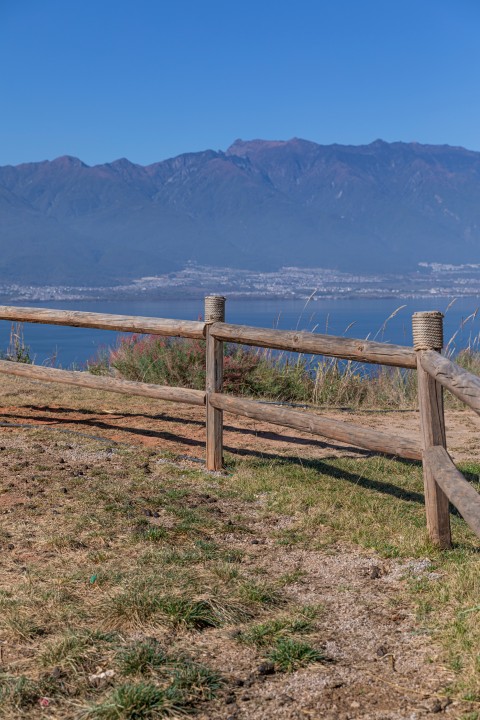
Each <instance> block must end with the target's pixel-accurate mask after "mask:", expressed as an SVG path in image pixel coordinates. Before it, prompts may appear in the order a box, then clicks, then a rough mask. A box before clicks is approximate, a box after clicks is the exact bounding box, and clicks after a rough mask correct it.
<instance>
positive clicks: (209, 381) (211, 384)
mask: <svg viewBox="0 0 480 720" xmlns="http://www.w3.org/2000/svg"><path fill="white" fill-rule="evenodd" d="M214 322H225V298H224V297H222V296H221V295H209V296H207V297H206V298H205V323H206V341H207V352H206V356H207V360H206V362H207V367H206V387H205V392H206V405H207V470H221V469H222V468H223V411H222V410H217V408H214V407H213V406H212V405H211V404H210V399H209V396H210V393H221V392H222V389H223V341H222V340H217V339H216V338H214V337H213V335H211V333H210V327H211V324H212V323H214Z"/></svg>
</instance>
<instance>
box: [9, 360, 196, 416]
mask: <svg viewBox="0 0 480 720" xmlns="http://www.w3.org/2000/svg"><path fill="white" fill-rule="evenodd" d="M0 373H5V374H8V375H17V376H19V377H24V378H27V379H29V380H41V381H43V382H57V383H64V384H66V385H78V386H80V387H84V388H91V389H92V390H107V391H108V392H114V393H120V394H121V395H140V396H143V397H150V398H156V399H157V400H171V401H173V402H180V403H187V404H189V405H204V404H205V393H204V392H203V390H190V389H189V388H181V387H169V386H167V385H151V384H149V383H143V382H133V381H132V380H119V379H117V378H111V377H103V376H101V375H92V374H91V373H88V372H79V371H78V370H57V369H56V368H46V367H41V366H40V365H27V364H25V363H18V362H10V361H9V360H0Z"/></svg>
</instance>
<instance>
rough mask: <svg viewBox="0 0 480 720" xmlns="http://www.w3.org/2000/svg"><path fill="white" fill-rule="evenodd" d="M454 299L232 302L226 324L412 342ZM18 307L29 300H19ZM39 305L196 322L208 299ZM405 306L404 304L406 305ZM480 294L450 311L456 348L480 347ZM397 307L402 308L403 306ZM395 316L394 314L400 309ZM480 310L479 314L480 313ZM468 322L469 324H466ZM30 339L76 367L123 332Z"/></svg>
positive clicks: (59, 333)
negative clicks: (423, 320) (424, 317)
mask: <svg viewBox="0 0 480 720" xmlns="http://www.w3.org/2000/svg"><path fill="white" fill-rule="evenodd" d="M452 300H453V298H450V299H447V298H432V299H425V298H423V299H416V300H398V299H397V300H363V299H352V300H319V301H311V302H309V303H308V304H307V305H306V306H305V302H304V301H300V300H294V301H288V300H268V301H265V300H227V304H226V318H227V322H231V323H236V324H242V325H255V326H257V327H266V328H274V327H275V328H279V329H282V330H308V331H312V330H314V331H315V332H319V333H328V334H330V335H343V336H345V337H352V338H362V339H363V338H370V339H376V340H379V341H383V342H390V343H397V344H401V345H411V344H412V333H411V315H412V313H414V312H416V311H420V310H441V311H442V312H445V311H446V310H447V307H448V305H449V303H451V302H452ZM16 304H17V305H20V304H22V305H23V304H25V303H16ZM32 305H33V306H34V307H49V308H56V309H64V310H84V311H89V312H101V313H112V314H116V315H143V316H149V317H164V318H177V319H181V320H197V319H198V318H199V317H201V316H202V315H203V302H202V301H201V300H199V301H194V300H188V301H179V300H175V301H171V300H159V301H157V302H143V301H133V302H132V301H125V302H93V301H91V302H85V301H71V302H66V301H63V302H59V303H56V302H47V303H35V304H32ZM402 305H404V306H405V307H401V306H402ZM479 305H480V297H471V298H459V299H457V300H456V301H455V302H453V304H452V305H451V307H450V308H449V309H448V310H447V311H446V315H445V340H446V342H448V340H449V339H450V338H452V337H453V336H454V335H455V338H454V341H453V343H452V345H453V346H454V347H455V348H456V349H457V350H459V349H461V348H463V347H467V346H468V345H474V344H475V346H476V345H478V336H479V334H480V319H479V318H477V317H474V318H471V319H469V320H467V321H466V319H467V318H468V317H469V316H470V315H472V314H473V313H475V311H476V310H477V309H478V307H479ZM400 307H401V309H400V310H398V308H400ZM397 310H398V312H396V314H395V316H394V317H392V318H390V319H389V320H388V318H389V316H390V315H392V314H393V313H395V311H397ZM479 314H480V313H479ZM465 321H466V322H465ZM10 327H11V323H10V322H7V321H4V320H2V321H0V349H2V350H6V348H7V346H8V341H9V336H10ZM24 338H25V343H26V345H28V346H29V347H30V351H31V355H32V357H33V358H34V360H35V363H36V364H43V363H45V364H50V363H51V362H52V359H55V363H54V364H55V365H56V366H57V367H63V368H67V367H72V366H74V367H77V368H78V369H81V368H82V367H83V366H84V365H85V363H86V362H87V361H88V360H89V359H90V358H92V357H93V356H95V354H96V353H97V351H98V349H99V348H100V347H102V346H103V347H107V348H108V347H114V346H115V344H116V342H117V339H118V333H115V332H112V331H108V330H90V329H85V328H67V327H57V326H54V325H34V324H27V323H26V324H25V325H24Z"/></svg>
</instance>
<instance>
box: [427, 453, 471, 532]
mask: <svg viewBox="0 0 480 720" xmlns="http://www.w3.org/2000/svg"><path fill="white" fill-rule="evenodd" d="M424 460H425V462H426V463H427V464H428V465H429V466H430V468H431V470H432V472H433V475H434V477H435V480H436V482H437V483H438V484H439V485H440V487H441V488H442V490H443V492H444V493H445V495H446V496H447V497H448V499H449V500H450V502H451V503H452V505H455V507H456V508H457V510H458V511H459V512H460V514H461V516H462V517H463V519H464V520H465V522H466V523H468V525H469V526H470V527H471V529H472V530H473V532H474V533H475V534H476V535H478V536H479V537H480V495H479V494H478V492H477V491H476V490H475V488H474V487H472V486H471V485H470V483H469V482H468V481H467V480H465V478H464V477H463V475H462V473H461V472H460V470H457V468H456V467H455V465H454V464H453V461H452V459H451V457H450V455H449V454H448V453H447V451H446V450H445V448H443V447H439V446H437V447H431V448H428V450H426V451H425V455H424Z"/></svg>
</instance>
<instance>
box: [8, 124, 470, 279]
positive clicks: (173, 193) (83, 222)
mask: <svg viewBox="0 0 480 720" xmlns="http://www.w3.org/2000/svg"><path fill="white" fill-rule="evenodd" d="M0 241H1V253H0V281H4V282H19V283H28V284H35V285H44V284H61V285H65V284H87V285H90V286H92V285H114V284H119V283H124V282H128V281H130V280H131V279H133V278H138V277H142V276H145V275H156V274H164V273H167V272H171V271H174V270H178V269H180V268H181V267H183V266H184V265H185V263H186V262H187V261H194V262H198V263H200V264H202V265H214V266H227V267H232V268H256V269H264V270H275V269H277V268H279V267H282V266H285V265H295V266H300V267H308V266H312V267H329V268H336V269H338V270H342V271H356V270H358V271H361V272H374V273H390V272H410V271H412V270H415V269H416V267H417V264H418V263H419V262H422V261H423V262H438V263H453V264H460V263H475V262H478V261H479V260H480V253H479V249H480V153H477V152H473V151H470V150H466V149H464V148H459V147H450V146H447V145H445V146H436V145H421V144H417V143H402V142H395V143H386V142H383V141H381V140H377V141H375V142H373V143H371V144H369V145H362V146H345V145H328V146H325V145H318V144H316V143H313V142H309V141H307V140H301V139H296V138H294V139H292V140H288V141H266V140H252V141H242V140H237V141H236V142H234V143H233V145H231V147H229V148H228V150H226V151H225V152H222V151H218V152H216V151H213V150H206V151H203V152H196V153H187V154H183V155H179V156H178V157H175V158H171V159H169V160H164V161H162V162H158V163H154V164H152V165H147V166H142V165H138V164H134V163H132V162H130V161H129V160H126V159H121V160H116V161H115V162H112V163H106V164H103V165H95V166H93V167H89V166H88V165H85V164H84V163H83V162H82V161H81V160H79V159H77V158H74V157H70V156H65V157H60V158H57V159H56V160H53V161H44V162H35V163H26V164H22V165H17V166H4V167H0Z"/></svg>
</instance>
